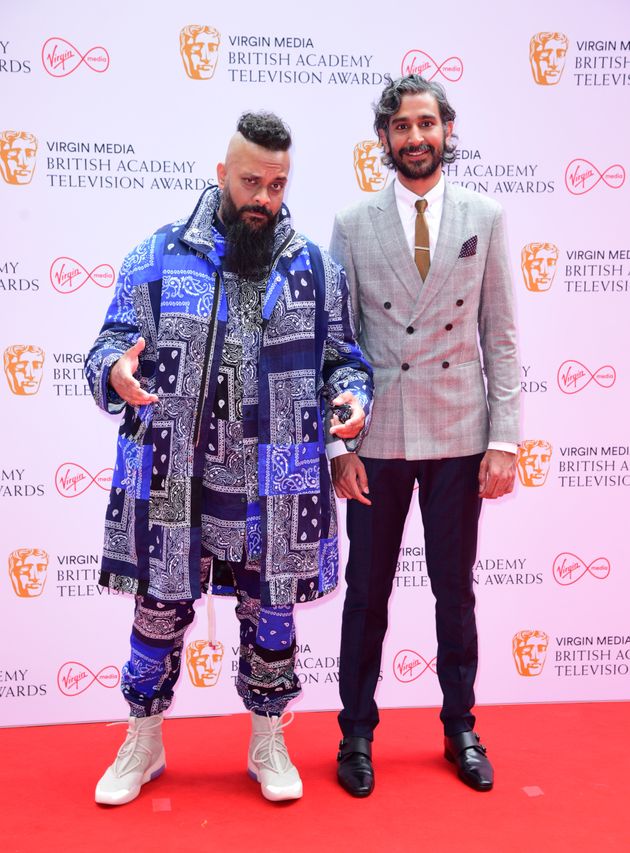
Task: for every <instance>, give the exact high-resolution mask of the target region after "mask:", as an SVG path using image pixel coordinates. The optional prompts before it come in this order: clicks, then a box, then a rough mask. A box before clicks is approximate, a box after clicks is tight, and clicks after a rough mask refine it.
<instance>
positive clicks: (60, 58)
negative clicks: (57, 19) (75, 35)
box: [42, 36, 109, 77]
mask: <svg viewBox="0 0 630 853" xmlns="http://www.w3.org/2000/svg"><path fill="white" fill-rule="evenodd" d="M83 63H85V64H86V65H87V67H88V68H90V69H91V70H92V71H96V72H97V73H98V74H102V73H103V71H107V69H108V68H109V53H108V52H107V50H106V49H105V48H104V47H102V46H101V45H98V46H96V47H91V48H90V49H89V50H88V51H87V52H86V53H81V52H80V51H79V50H78V49H77V48H76V47H75V46H74V45H73V44H70V42H69V41H66V39H62V38H59V37H58V36H54V37H53V38H49V39H48V40H47V41H45V42H44V45H43V47H42V65H43V66H44V70H45V71H46V72H47V73H48V74H50V76H51V77H67V76H68V74H72V72H73V71H76V70H77V68H78V67H79V66H80V65H82V64H83Z"/></svg>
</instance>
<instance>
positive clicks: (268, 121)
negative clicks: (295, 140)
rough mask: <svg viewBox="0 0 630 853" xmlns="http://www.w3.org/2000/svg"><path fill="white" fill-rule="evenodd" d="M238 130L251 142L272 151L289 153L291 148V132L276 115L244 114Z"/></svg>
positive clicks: (237, 127) (266, 113)
mask: <svg viewBox="0 0 630 853" xmlns="http://www.w3.org/2000/svg"><path fill="white" fill-rule="evenodd" d="M236 129H237V131H238V132H239V133H240V134H241V135H242V136H244V137H245V139H247V140H249V142H254V143H255V144H256V145H261V146H262V147H263V148H268V149H269V150H270V151H287V150H288V149H289V148H290V147H291V131H290V130H289V127H288V126H287V125H286V124H285V123H284V122H283V121H282V119H281V118H279V117H278V116H277V115H275V114H274V113H268V112H264V111H261V112H258V113H249V112H248V113H243V115H242V116H241V117H240V118H239V120H238V124H237V126H236Z"/></svg>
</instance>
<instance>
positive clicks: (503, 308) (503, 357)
mask: <svg viewBox="0 0 630 853" xmlns="http://www.w3.org/2000/svg"><path fill="white" fill-rule="evenodd" d="M479 341H480V343H481V350H482V352H483V363H484V369H485V373H486V377H487V383H488V387H487V400H488V410H489V414H490V434H489V441H504V442H512V443H514V444H518V442H519V440H520V439H519V399H520V368H519V359H518V349H517V340H516V323H515V319H514V293H513V288H512V277H511V275H510V268H509V262H508V251H507V238H506V234H505V221H504V215H503V211H502V209H501V208H500V207H498V208H497V213H496V216H495V219H494V223H493V226H492V233H491V236H490V246H489V249H488V255H487V258H486V266H485V270H484V276H483V283H482V288H481V301H480V304H479Z"/></svg>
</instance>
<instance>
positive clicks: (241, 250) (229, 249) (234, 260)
mask: <svg viewBox="0 0 630 853" xmlns="http://www.w3.org/2000/svg"><path fill="white" fill-rule="evenodd" d="M247 211H251V212H252V213H261V214H263V215H264V216H266V217H267V222H266V223H265V224H263V225H260V226H255V225H250V224H249V223H248V222H245V221H244V220H243V218H242V215H243V213H246V212H247ZM221 217H222V219H223V223H224V225H225V227H226V232H227V234H226V253H225V265H226V267H227V269H229V270H230V271H231V272H235V273H236V274H237V275H238V276H241V277H242V278H255V279H259V278H263V277H264V275H265V273H266V272H267V271H268V269H269V267H270V266H271V259H272V256H273V246H274V233H275V228H276V220H277V217H276V216H272V215H271V214H270V213H269V211H268V210H267V209H266V208H264V207H261V206H260V205H256V204H248V205H244V206H243V207H240V208H238V209H237V208H236V205H235V204H234V202H233V200H232V197H231V195H230V194H229V192H228V190H227V187H226V188H225V189H224V191H223V199H222V205H221Z"/></svg>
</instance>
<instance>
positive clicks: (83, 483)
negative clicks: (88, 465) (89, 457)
mask: <svg viewBox="0 0 630 853" xmlns="http://www.w3.org/2000/svg"><path fill="white" fill-rule="evenodd" d="M113 475H114V469H113V468H103V470H102V471H99V472H98V474H95V475H94V476H92V475H91V474H90V472H89V471H87V470H86V469H85V468H83V466H82V465H77V463H76V462H64V463H63V465H60V466H59V467H58V468H57V470H56V472H55V488H56V489H57V491H58V492H59V494H60V495H61V497H62V498H77V497H79V495H82V494H83V492H87V490H88V489H89V488H90V486H91V485H92V483H94V484H95V485H97V486H98V487H99V488H100V489H103V491H105V492H108V491H109V490H110V489H111V487H112V477H113Z"/></svg>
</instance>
